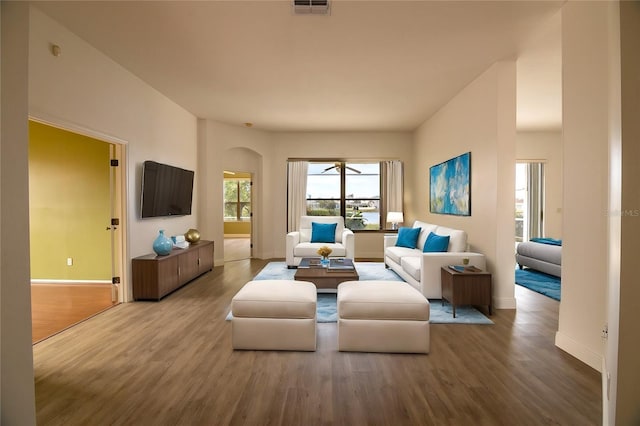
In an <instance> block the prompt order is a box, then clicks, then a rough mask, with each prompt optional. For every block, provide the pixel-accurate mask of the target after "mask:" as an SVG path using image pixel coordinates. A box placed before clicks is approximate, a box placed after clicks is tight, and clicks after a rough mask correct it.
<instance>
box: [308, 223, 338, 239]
mask: <svg viewBox="0 0 640 426" xmlns="http://www.w3.org/2000/svg"><path fill="white" fill-rule="evenodd" d="M336 226H338V224H337V223H318V222H311V242H312V243H335V242H336Z"/></svg>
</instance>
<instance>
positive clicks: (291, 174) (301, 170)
mask: <svg viewBox="0 0 640 426" xmlns="http://www.w3.org/2000/svg"><path fill="white" fill-rule="evenodd" d="M308 170H309V162H308V161H289V162H288V163H287V232H291V231H297V230H298V226H299V225H300V216H304V215H306V214H307V172H308Z"/></svg>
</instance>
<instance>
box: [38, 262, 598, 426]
mask: <svg viewBox="0 0 640 426" xmlns="http://www.w3.org/2000/svg"><path fill="white" fill-rule="evenodd" d="M265 264H266V261H264V260H257V259H253V260H247V261H237V262H231V263H228V264H226V265H225V266H224V267H216V268H214V270H213V271H212V272H210V273H208V274H206V275H204V276H202V277H200V278H199V279H197V280H196V281H194V282H192V283H191V284H189V285H187V286H185V287H183V288H182V289H180V290H178V291H176V292H174V293H173V294H171V295H169V296H167V297H166V298H165V299H163V300H162V301H160V302H135V303H125V304H121V305H118V306H116V307H114V308H112V309H109V310H108V311H105V312H103V313H101V314H99V315H97V316H94V317H93V318H91V319H89V320H87V321H84V322H83V323H81V324H79V325H77V326H75V327H73V328H70V329H68V330H66V331H64V332H62V333H60V334H58V335H56V336H53V337H52V338H49V339H47V340H45V341H43V342H41V343H38V344H36V345H35V346H34V368H35V389H36V410H37V421H38V424H39V425H85V424H91V425H227V424H231V425H334V424H335V425H549V424H555V425H597V424H600V423H601V417H602V407H601V388H600V374H599V373H598V372H596V371H595V370H593V369H591V368H590V367H588V366H586V365H585V364H583V363H581V362H580V361H578V360H576V359H575V358H573V357H572V356H570V355H568V354H566V353H565V352H563V351H562V350H560V349H558V348H557V347H555V345H554V343H553V342H554V334H555V331H556V330H557V318H558V306H559V304H558V302H556V301H554V300H552V299H549V298H546V297H544V296H541V295H538V294H537V293H533V292H530V291H528V290H526V289H523V288H521V287H519V286H516V296H517V299H518V310H517V311H513V310H497V311H496V313H495V314H494V315H493V316H492V319H493V321H494V322H495V325H490V326H488V325H460V324H434V325H432V326H431V353H430V354H428V355H411V354H373V353H349V352H338V351H337V325H336V324H335V323H332V324H331V323H329V324H318V350H317V351H316V352H275V351H233V350H232V349H231V323H230V322H228V321H225V316H226V314H227V313H228V311H229V305H230V301H231V298H232V297H233V295H234V294H235V293H236V292H237V291H238V290H239V289H240V288H241V287H242V285H243V284H244V283H245V282H247V281H249V280H250V279H251V278H252V277H253V276H254V275H255V274H256V273H257V272H258V271H259V270H260V269H261V268H262V267H263V266H264V265H265Z"/></svg>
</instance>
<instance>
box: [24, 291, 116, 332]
mask: <svg viewBox="0 0 640 426" xmlns="http://www.w3.org/2000/svg"><path fill="white" fill-rule="evenodd" d="M113 305H114V303H113V302H112V301H111V285H110V284H93V283H92V284H57V283H43V284H40V283H34V284H31V326H32V332H31V340H32V342H33V343H36V342H39V341H41V340H43V339H46V338H47V337H50V336H53V335H54V334H56V333H59V332H60V331H62V330H65V329H66V328H68V327H71V326H73V325H75V324H77V323H79V322H81V321H84V320H85V319H87V318H90V317H91V316H93V315H95V314H97V313H100V312H102V311H104V310H105V309H109V308H110V307H112V306H113Z"/></svg>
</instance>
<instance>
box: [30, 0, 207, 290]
mask: <svg viewBox="0 0 640 426" xmlns="http://www.w3.org/2000/svg"><path fill="white" fill-rule="evenodd" d="M30 17H31V29H30V40H29V48H30V52H29V113H30V114H31V115H32V116H34V117H36V118H40V119H44V120H46V121H50V122H52V124H54V125H55V124H61V125H63V126H65V125H71V126H72V127H74V128H79V129H86V130H87V131H89V132H94V133H98V134H105V135H109V136H112V137H113V138H115V139H119V140H123V141H126V142H127V146H126V150H127V163H128V164H127V165H126V167H127V179H128V182H127V189H128V193H127V194H126V200H127V203H128V212H129V215H128V217H127V218H126V219H127V220H128V223H127V225H128V232H129V235H128V238H126V241H127V242H128V244H129V246H128V254H129V258H131V257H136V256H139V255H142V254H146V253H151V252H152V244H153V240H154V239H155V237H156V236H157V234H158V230H159V229H164V230H165V233H166V234H168V235H175V234H183V233H184V232H186V231H187V230H188V229H189V228H197V225H198V215H197V213H196V212H197V211H198V191H199V188H198V185H197V183H196V186H195V188H194V205H193V210H192V211H193V212H194V213H193V214H192V215H190V216H183V217H172V218H153V219H144V220H142V219H139V217H140V212H139V205H140V187H141V167H142V163H143V162H144V161H145V160H155V161H159V162H162V163H168V164H171V165H175V166H178V167H182V168H185V169H190V170H195V171H196V176H198V175H199V173H200V171H199V170H197V168H198V164H197V120H196V117H194V116H193V115H192V114H190V113H189V112H187V111H186V110H184V109H183V108H182V107H180V106H178V105H177V104H175V103H174V102H172V101H170V100H169V99H168V98H166V97H165V96H163V95H162V94H160V93H159V92H157V91H156V90H155V89H153V88H152V87H150V86H149V85H148V84H146V83H144V82H143V81H141V80H140V79H139V78H137V77H136V76H134V75H133V74H131V73H130V72H129V71H127V70H125V69H124V68H122V67H121V66H120V65H118V64H117V63H115V62H113V61H112V60H111V59H109V58H108V57H107V56H105V55H104V54H102V53H101V52H99V51H98V50H96V49H95V48H93V47H92V46H90V45H89V44H87V43H86V42H84V41H83V40H82V39H80V38H79V37H77V36H75V35H74V34H72V33H71V32H69V31H68V30H66V29H65V28H64V27H62V26H61V25H60V24H58V23H57V22H55V21H53V20H52V19H50V18H49V17H47V16H46V15H44V14H43V13H42V12H40V11H39V10H38V9H36V8H33V7H32V8H31V14H30ZM51 43H55V44H57V45H59V46H60V47H61V49H62V54H61V55H60V56H59V57H55V56H53V55H52V54H51V52H50V44H51ZM196 182H198V180H197V181H196ZM105 226H106V224H105ZM127 263H129V264H130V262H127ZM127 268H130V265H127ZM127 275H129V276H130V274H127ZM129 288H130V283H129ZM129 294H130V293H129Z"/></svg>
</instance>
